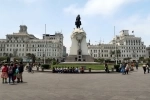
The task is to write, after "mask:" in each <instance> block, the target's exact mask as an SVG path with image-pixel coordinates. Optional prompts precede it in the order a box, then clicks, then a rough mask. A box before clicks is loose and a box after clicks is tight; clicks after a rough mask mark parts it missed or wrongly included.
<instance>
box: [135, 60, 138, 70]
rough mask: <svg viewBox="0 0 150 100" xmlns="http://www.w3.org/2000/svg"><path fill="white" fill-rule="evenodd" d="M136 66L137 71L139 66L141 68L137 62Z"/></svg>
mask: <svg viewBox="0 0 150 100" xmlns="http://www.w3.org/2000/svg"><path fill="white" fill-rule="evenodd" d="M135 66H136V70H138V66H139V64H138V62H136V64H135Z"/></svg>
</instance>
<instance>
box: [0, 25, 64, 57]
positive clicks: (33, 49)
mask: <svg viewBox="0 0 150 100" xmlns="http://www.w3.org/2000/svg"><path fill="white" fill-rule="evenodd" d="M28 53H31V54H34V55H35V56H36V57H37V58H43V57H44V56H45V57H46V58H55V59H60V58H62V57H63V34H62V33H61V32H56V33H55V34H54V35H49V34H43V38H42V39H38V38H36V37H35V36H34V35H32V34H28V32H27V26H26V25H20V30H19V32H18V33H13V34H7V35H6V39H0V56H5V55H7V56H8V55H11V56H14V57H16V56H17V57H25V56H26V55H27V54H28Z"/></svg>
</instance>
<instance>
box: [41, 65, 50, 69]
mask: <svg viewBox="0 0 150 100" xmlns="http://www.w3.org/2000/svg"><path fill="white" fill-rule="evenodd" d="M42 68H44V69H50V65H49V64H43V65H42Z"/></svg>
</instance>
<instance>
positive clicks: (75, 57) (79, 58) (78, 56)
mask: <svg viewBox="0 0 150 100" xmlns="http://www.w3.org/2000/svg"><path fill="white" fill-rule="evenodd" d="M80 20H81V18H80V15H78V16H77V17H76V22H75V25H76V28H74V30H73V32H72V35H71V41H72V44H71V47H70V53H69V56H68V57H67V58H66V60H65V62H94V59H93V58H92V57H91V56H90V55H89V53H88V47H87V42H86V33H85V31H84V30H83V28H80V25H81V21H80Z"/></svg>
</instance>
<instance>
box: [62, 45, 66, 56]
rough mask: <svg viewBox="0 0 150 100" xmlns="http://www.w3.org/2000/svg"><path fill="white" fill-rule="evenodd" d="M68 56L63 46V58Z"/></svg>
mask: <svg viewBox="0 0 150 100" xmlns="http://www.w3.org/2000/svg"><path fill="white" fill-rule="evenodd" d="M66 56H67V49H66V47H65V46H63V57H66Z"/></svg>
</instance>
